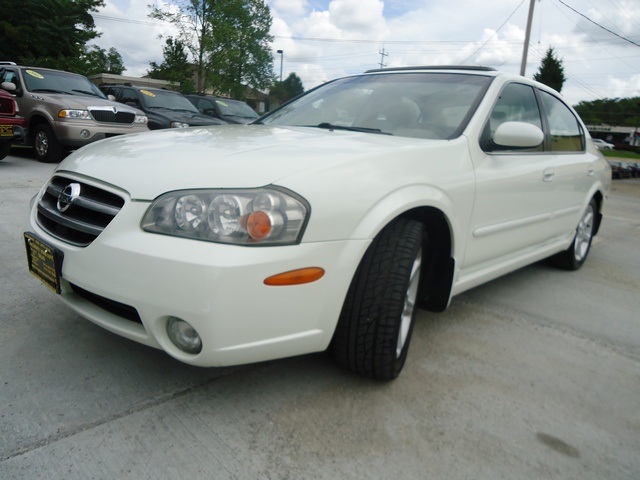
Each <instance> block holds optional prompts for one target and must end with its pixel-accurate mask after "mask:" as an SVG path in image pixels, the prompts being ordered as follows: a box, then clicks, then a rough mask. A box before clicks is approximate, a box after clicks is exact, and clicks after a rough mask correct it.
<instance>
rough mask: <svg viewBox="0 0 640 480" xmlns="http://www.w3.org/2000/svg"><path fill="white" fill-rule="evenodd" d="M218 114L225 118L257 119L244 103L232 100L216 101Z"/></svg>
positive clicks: (256, 115)
mask: <svg viewBox="0 0 640 480" xmlns="http://www.w3.org/2000/svg"><path fill="white" fill-rule="evenodd" d="M216 104H217V105H218V108H220V113H222V115H223V116H226V117H240V118H258V114H257V113H256V112H255V111H254V110H253V109H252V108H251V107H250V106H249V105H247V104H246V103H244V102H235V101H233V100H225V99H218V100H216Z"/></svg>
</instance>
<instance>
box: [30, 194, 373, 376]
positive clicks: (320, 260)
mask: <svg viewBox="0 0 640 480" xmlns="http://www.w3.org/2000/svg"><path fill="white" fill-rule="evenodd" d="M35 206H36V203H35V202H34V205H33V206H32V210H31V217H30V222H31V227H32V230H33V231H34V232H35V233H36V234H37V235H38V236H39V237H40V238H42V239H43V240H45V241H46V242H47V243H48V244H50V245H51V246H54V247H56V248H58V249H59V250H61V251H62V252H63V253H64V261H63V264H62V278H61V295H60V298H61V300H62V301H64V302H65V303H66V304H67V305H69V306H70V307H71V308H72V309H73V310H75V311H76V312H78V313H79V314H80V315H82V316H84V317H86V318H87V319H89V320H90V321H92V322H94V323H96V324H98V325H100V326H102V327H104V328H105V329H107V330H109V331H111V332H114V333H116V334H118V335H121V336H123V337H126V338H129V339H131V340H135V341H137V342H140V343H143V344H145V345H149V346H152V347H155V348H161V349H163V350H165V351H166V352H167V353H168V354H170V355H171V356H173V357H175V358H176V359H178V360H180V361H183V362H185V363H189V364H192V365H198V366H225V365H237V364H243V363H253V362H258V361H264V360H271V359H275V358H283V357H289V356H294V355H300V354H305V353H311V352H316V351H322V350H325V349H326V348H327V346H328V344H329V342H330V341H331V337H332V335H333V331H334V329H335V325H336V323H337V320H338V316H339V314H340V310H341V308H342V304H343V302H344V298H345V296H346V292H347V289H348V288H349V284H350V282H351V278H352V276H353V273H354V272H355V269H356V268H357V264H358V261H359V259H360V258H361V256H362V255H363V254H364V251H365V250H366V248H367V246H368V244H369V242H368V241H366V240H359V241H336V242H319V243H311V244H300V245H293V246H285V247H237V246H230V245H221V244H214V243H209V242H202V241H195V240H188V239H180V238H174V237H169V236H163V235H156V234H151V233H147V232H144V231H142V230H141V228H140V220H141V218H142V217H143V215H144V213H145V211H146V209H147V207H148V206H149V204H148V203H146V202H136V201H128V202H127V203H126V204H125V206H124V207H123V208H122V210H121V211H120V213H119V214H118V215H117V216H116V217H115V218H114V220H113V221H112V222H111V223H110V224H109V226H108V227H107V228H106V229H105V230H104V231H103V232H102V234H100V236H99V237H98V238H97V239H96V240H95V241H94V242H93V243H91V244H90V245H89V246H87V247H84V248H81V247H75V246H72V245H69V244H67V243H64V242H61V241H59V240H57V239H55V238H54V237H52V236H50V235H49V234H47V233H46V232H45V231H44V230H42V229H41V228H40V227H39V225H38V224H37V222H36V208H35ZM303 267H322V268H323V269H324V270H325V271H326V273H325V275H324V277H323V278H321V279H320V280H318V281H316V282H313V283H310V284H306V285H297V286H287V287H270V286H266V285H265V284H264V283H263V282H264V279H265V278H267V277H269V276H272V275H274V274H278V273H281V272H285V271H289V270H294V269H298V268H303ZM72 286H75V287H76V291H75V292H74V290H73V287H72ZM77 287H79V288H80V289H82V290H84V291H86V292H90V295H86V294H84V295H83V294H78V292H79V291H80V290H78V289H77ZM92 295H97V296H100V297H104V298H105V299H108V300H109V301H113V302H118V303H119V304H124V305H126V306H129V307H133V308H134V309H135V311H137V314H138V315H139V319H140V322H136V321H131V320H129V319H126V318H125V317H126V315H125V316H123V315H120V314H118V313H114V311H113V310H112V311H109V310H108V309H105V308H102V306H100V304H99V302H95V301H92V297H91V296H92ZM169 317H177V318H180V319H182V320H185V321H187V322H189V324H191V325H192V326H193V327H194V328H195V330H196V331H197V332H198V334H199V335H200V337H201V339H202V344H203V348H202V351H201V352H200V353H198V354H196V355H192V354H187V353H184V352H182V351H181V350H179V349H178V348H177V347H175V346H174V344H173V343H172V342H171V340H170V339H169V337H168V335H167V333H166V324H167V321H168V319H169Z"/></svg>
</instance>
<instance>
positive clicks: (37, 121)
mask: <svg viewBox="0 0 640 480" xmlns="http://www.w3.org/2000/svg"><path fill="white" fill-rule="evenodd" d="M43 123H47V124H49V126H51V122H50V121H49V119H48V118H47V117H46V116H44V115H42V114H40V113H35V114H34V115H31V117H29V124H28V127H27V139H28V142H29V145H33V132H34V131H35V129H36V127H37V126H38V125H41V124H43Z"/></svg>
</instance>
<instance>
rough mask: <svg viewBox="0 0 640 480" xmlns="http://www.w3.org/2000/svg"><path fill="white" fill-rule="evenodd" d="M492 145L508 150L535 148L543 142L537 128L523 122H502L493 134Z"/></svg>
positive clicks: (541, 133) (542, 136)
mask: <svg viewBox="0 0 640 480" xmlns="http://www.w3.org/2000/svg"><path fill="white" fill-rule="evenodd" d="M492 140H493V143H495V144H496V145H499V146H501V147H509V148H535V147H537V146H539V145H541V144H542V142H543V141H544V133H543V132H542V130H541V129H540V128H539V127H536V126H535V125H532V124H530V123H525V122H504V123H502V124H500V126H499V127H498V128H497V129H496V132H495V133H494V134H493V139H492Z"/></svg>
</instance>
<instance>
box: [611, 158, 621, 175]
mask: <svg viewBox="0 0 640 480" xmlns="http://www.w3.org/2000/svg"><path fill="white" fill-rule="evenodd" d="M609 165H610V166H611V178H622V164H621V163H620V162H618V161H616V160H610V161H609Z"/></svg>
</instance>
